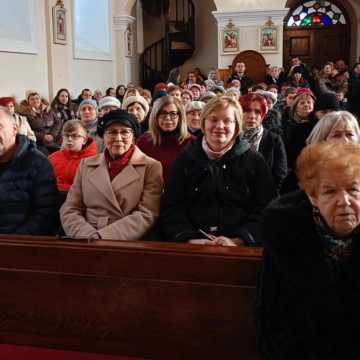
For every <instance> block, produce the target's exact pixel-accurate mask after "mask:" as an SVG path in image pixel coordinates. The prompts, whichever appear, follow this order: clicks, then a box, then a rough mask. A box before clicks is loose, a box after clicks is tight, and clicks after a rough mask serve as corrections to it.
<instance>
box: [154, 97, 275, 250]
mask: <svg viewBox="0 0 360 360" xmlns="http://www.w3.org/2000/svg"><path fill="white" fill-rule="evenodd" d="M200 122H201V129H202V131H203V133H204V136H203V137H200V138H198V139H197V140H196V141H194V142H192V143H191V144H190V145H189V146H188V147H186V149H185V150H184V151H183V153H182V154H180V155H179V156H178V157H177V159H176V161H175V163H174V165H173V168H172V171H171V174H170V176H169V178H168V179H167V182H166V186H165V191H164V194H163V199H162V204H161V213H160V230H161V232H162V234H163V236H164V237H165V239H166V240H167V241H176V242H189V243H192V244H200V245H223V246H237V245H249V246H254V245H257V244H259V243H260V242H261V239H260V238H259V230H258V220H259V217H260V214H261V212H262V210H263V208H264V207H265V206H266V205H267V203H268V202H269V201H270V199H271V198H272V187H273V186H272V177H271V174H270V170H269V168H268V166H267V164H266V162H265V160H264V158H263V156H262V155H261V154H259V153H258V152H256V151H253V150H251V149H250V145H249V143H248V142H247V141H246V140H244V139H243V137H242V136H239V135H241V133H242V110H241V107H240V105H239V103H238V102H237V101H236V100H234V99H232V98H230V97H219V98H214V99H212V100H210V101H209V102H208V103H207V104H206V105H205V107H204V109H203V111H202V114H201V119H200Z"/></svg>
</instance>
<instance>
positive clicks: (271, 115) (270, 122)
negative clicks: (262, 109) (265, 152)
mask: <svg viewBox="0 0 360 360" xmlns="http://www.w3.org/2000/svg"><path fill="white" fill-rule="evenodd" d="M262 124H263V126H264V128H265V129H268V130H271V131H273V132H274V133H276V134H279V135H282V123H281V113H280V112H279V111H277V110H275V109H270V110H269V111H268V112H267V114H266V116H265V118H264V120H263V123H262Z"/></svg>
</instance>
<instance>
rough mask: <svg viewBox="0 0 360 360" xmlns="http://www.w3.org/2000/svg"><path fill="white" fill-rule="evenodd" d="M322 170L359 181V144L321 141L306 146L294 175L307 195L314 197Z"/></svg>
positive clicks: (297, 162) (298, 160)
mask: <svg viewBox="0 0 360 360" xmlns="http://www.w3.org/2000/svg"><path fill="white" fill-rule="evenodd" d="M324 170H327V171H329V172H330V173H332V174H334V173H347V174H350V175H351V176H353V177H355V178H357V179H358V180H359V181H360V146H359V144H354V143H343V142H337V141H322V142H319V143H314V144H311V145H308V146H306V147H305V148H304V149H303V150H302V152H301V154H300V155H299V157H298V159H297V161H296V174H297V177H298V179H299V185H300V187H301V188H302V189H303V190H304V191H305V192H306V193H307V194H310V195H316V192H317V189H318V187H319V183H320V179H322V178H323V176H322V175H323V174H322V173H323V171H324Z"/></svg>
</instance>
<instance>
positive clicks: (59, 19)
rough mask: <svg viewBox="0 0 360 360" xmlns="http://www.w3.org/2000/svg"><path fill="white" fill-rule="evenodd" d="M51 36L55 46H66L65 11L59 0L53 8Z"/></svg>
mask: <svg viewBox="0 0 360 360" xmlns="http://www.w3.org/2000/svg"><path fill="white" fill-rule="evenodd" d="M53 34H54V43H55V44H60V45H66V40H67V26H66V9H65V8H64V4H63V2H62V1H61V0H60V1H58V2H57V3H56V5H55V6H54V7H53Z"/></svg>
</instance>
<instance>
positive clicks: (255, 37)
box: [213, 9, 287, 69]
mask: <svg viewBox="0 0 360 360" xmlns="http://www.w3.org/2000/svg"><path fill="white" fill-rule="evenodd" d="M213 14H214V16H215V17H216V19H217V21H218V43H219V49H218V58H219V68H220V69H227V68H228V66H230V65H231V64H232V62H233V60H234V58H235V56H236V55H237V54H238V53H239V52H241V51H245V50H254V51H258V52H260V49H259V31H260V28H261V26H263V25H264V24H265V22H266V21H267V20H268V17H269V16H271V20H272V21H273V23H274V24H275V25H276V26H278V50H277V52H274V53H262V55H263V57H264V58H265V62H266V63H267V64H271V65H274V66H275V65H276V66H282V62H283V19H284V17H285V15H286V14H287V10H286V9H257V10H240V11H229V12H219V11H217V12H214V13H213ZM230 19H231V22H232V23H233V24H234V25H235V26H236V27H237V28H238V29H239V47H240V48H239V51H238V52H237V53H236V54H224V53H223V52H222V39H221V33H222V29H223V28H224V27H226V25H227V24H228V23H229V20H230Z"/></svg>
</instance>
